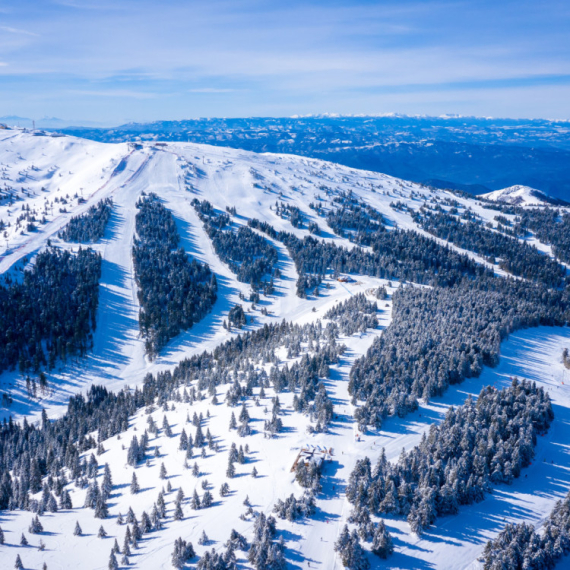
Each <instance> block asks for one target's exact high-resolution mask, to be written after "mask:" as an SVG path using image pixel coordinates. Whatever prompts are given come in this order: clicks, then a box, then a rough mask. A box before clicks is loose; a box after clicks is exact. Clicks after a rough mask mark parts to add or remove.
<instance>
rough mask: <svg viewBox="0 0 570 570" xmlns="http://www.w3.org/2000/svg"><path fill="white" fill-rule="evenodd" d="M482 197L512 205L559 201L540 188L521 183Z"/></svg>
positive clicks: (541, 204)
mask: <svg viewBox="0 0 570 570" xmlns="http://www.w3.org/2000/svg"><path fill="white" fill-rule="evenodd" d="M480 197H481V198H486V199H487V200H491V201H493V202H502V203H504V204H511V205H512V206H548V205H551V204H552V203H556V202H557V201H556V200H553V199H552V198H550V197H549V196H547V195H546V194H544V193H543V192H541V191H540V190H535V189H534V188H531V187H530V186H521V185H519V184H517V185H515V186H509V187H508V188H503V189H501V190H495V191H493V192H488V193H487V194H481V195H480Z"/></svg>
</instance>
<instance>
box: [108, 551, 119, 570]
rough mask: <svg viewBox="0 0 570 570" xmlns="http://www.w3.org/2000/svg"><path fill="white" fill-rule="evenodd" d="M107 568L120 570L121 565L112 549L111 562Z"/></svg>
mask: <svg viewBox="0 0 570 570" xmlns="http://www.w3.org/2000/svg"><path fill="white" fill-rule="evenodd" d="M107 568H108V569H109V570H119V565H118V564H117V558H116V556H115V553H114V552H113V551H112V550H111V555H110V556H109V564H108V566H107Z"/></svg>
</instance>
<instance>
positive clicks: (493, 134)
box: [62, 115, 570, 200]
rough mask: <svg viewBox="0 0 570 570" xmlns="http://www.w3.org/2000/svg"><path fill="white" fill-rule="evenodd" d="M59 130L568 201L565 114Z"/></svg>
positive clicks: (569, 139) (569, 127)
mask: <svg viewBox="0 0 570 570" xmlns="http://www.w3.org/2000/svg"><path fill="white" fill-rule="evenodd" d="M62 130H64V132H66V133H67V134H73V135H76V136H81V137H85V138H89V139H93V140H97V141H102V142H124V141H149V140H164V141H172V142H181V141H182V142H197V143H206V144H212V145H217V146H229V147H232V148H241V149H244V150H251V151H255V152H274V153H286V154H297V155H302V156H310V157H314V158H319V159H324V160H330V161H332V162H337V163H340V164H344V165H346V166H350V167H354V168H362V169H366V170H372V171H375V172H384V173H386V174H390V175H392V176H396V177H399V178H405V179H408V180H413V181H415V182H422V183H424V184H428V185H431V186H435V187H438V188H452V189H461V190H464V191H467V192H470V193H473V194H484V193H487V192H489V191H492V190H498V189H501V188H505V187H510V186H513V185H525V186H529V187H532V188H536V189H538V190H540V191H542V192H545V193H547V194H548V195H550V196H552V197H554V198H561V199H567V200H570V136H569V135H570V124H569V123H568V122H565V121H549V120H526V119H525V120H523V119H488V118H475V117H406V116H400V115H393V116H378V117H346V116H336V117H335V116H323V115H321V116H313V117H295V118H242V119H193V120H186V121H156V122H152V123H129V124H126V125H122V126H120V127H116V128H105V129H101V128H89V127H83V128H65V129H62Z"/></svg>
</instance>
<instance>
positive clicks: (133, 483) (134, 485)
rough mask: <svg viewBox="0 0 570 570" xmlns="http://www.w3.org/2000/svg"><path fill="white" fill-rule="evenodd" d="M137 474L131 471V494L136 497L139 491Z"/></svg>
mask: <svg viewBox="0 0 570 570" xmlns="http://www.w3.org/2000/svg"><path fill="white" fill-rule="evenodd" d="M140 490H141V489H140V487H139V482H138V479H137V474H136V473H135V472H134V471H133V478H132V480H131V494H132V495H136V494H137V493H138V492H139V491H140Z"/></svg>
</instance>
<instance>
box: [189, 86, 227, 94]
mask: <svg viewBox="0 0 570 570" xmlns="http://www.w3.org/2000/svg"><path fill="white" fill-rule="evenodd" d="M236 91H237V89H219V88H217V87H200V88H197V89H188V93H235V92H236Z"/></svg>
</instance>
